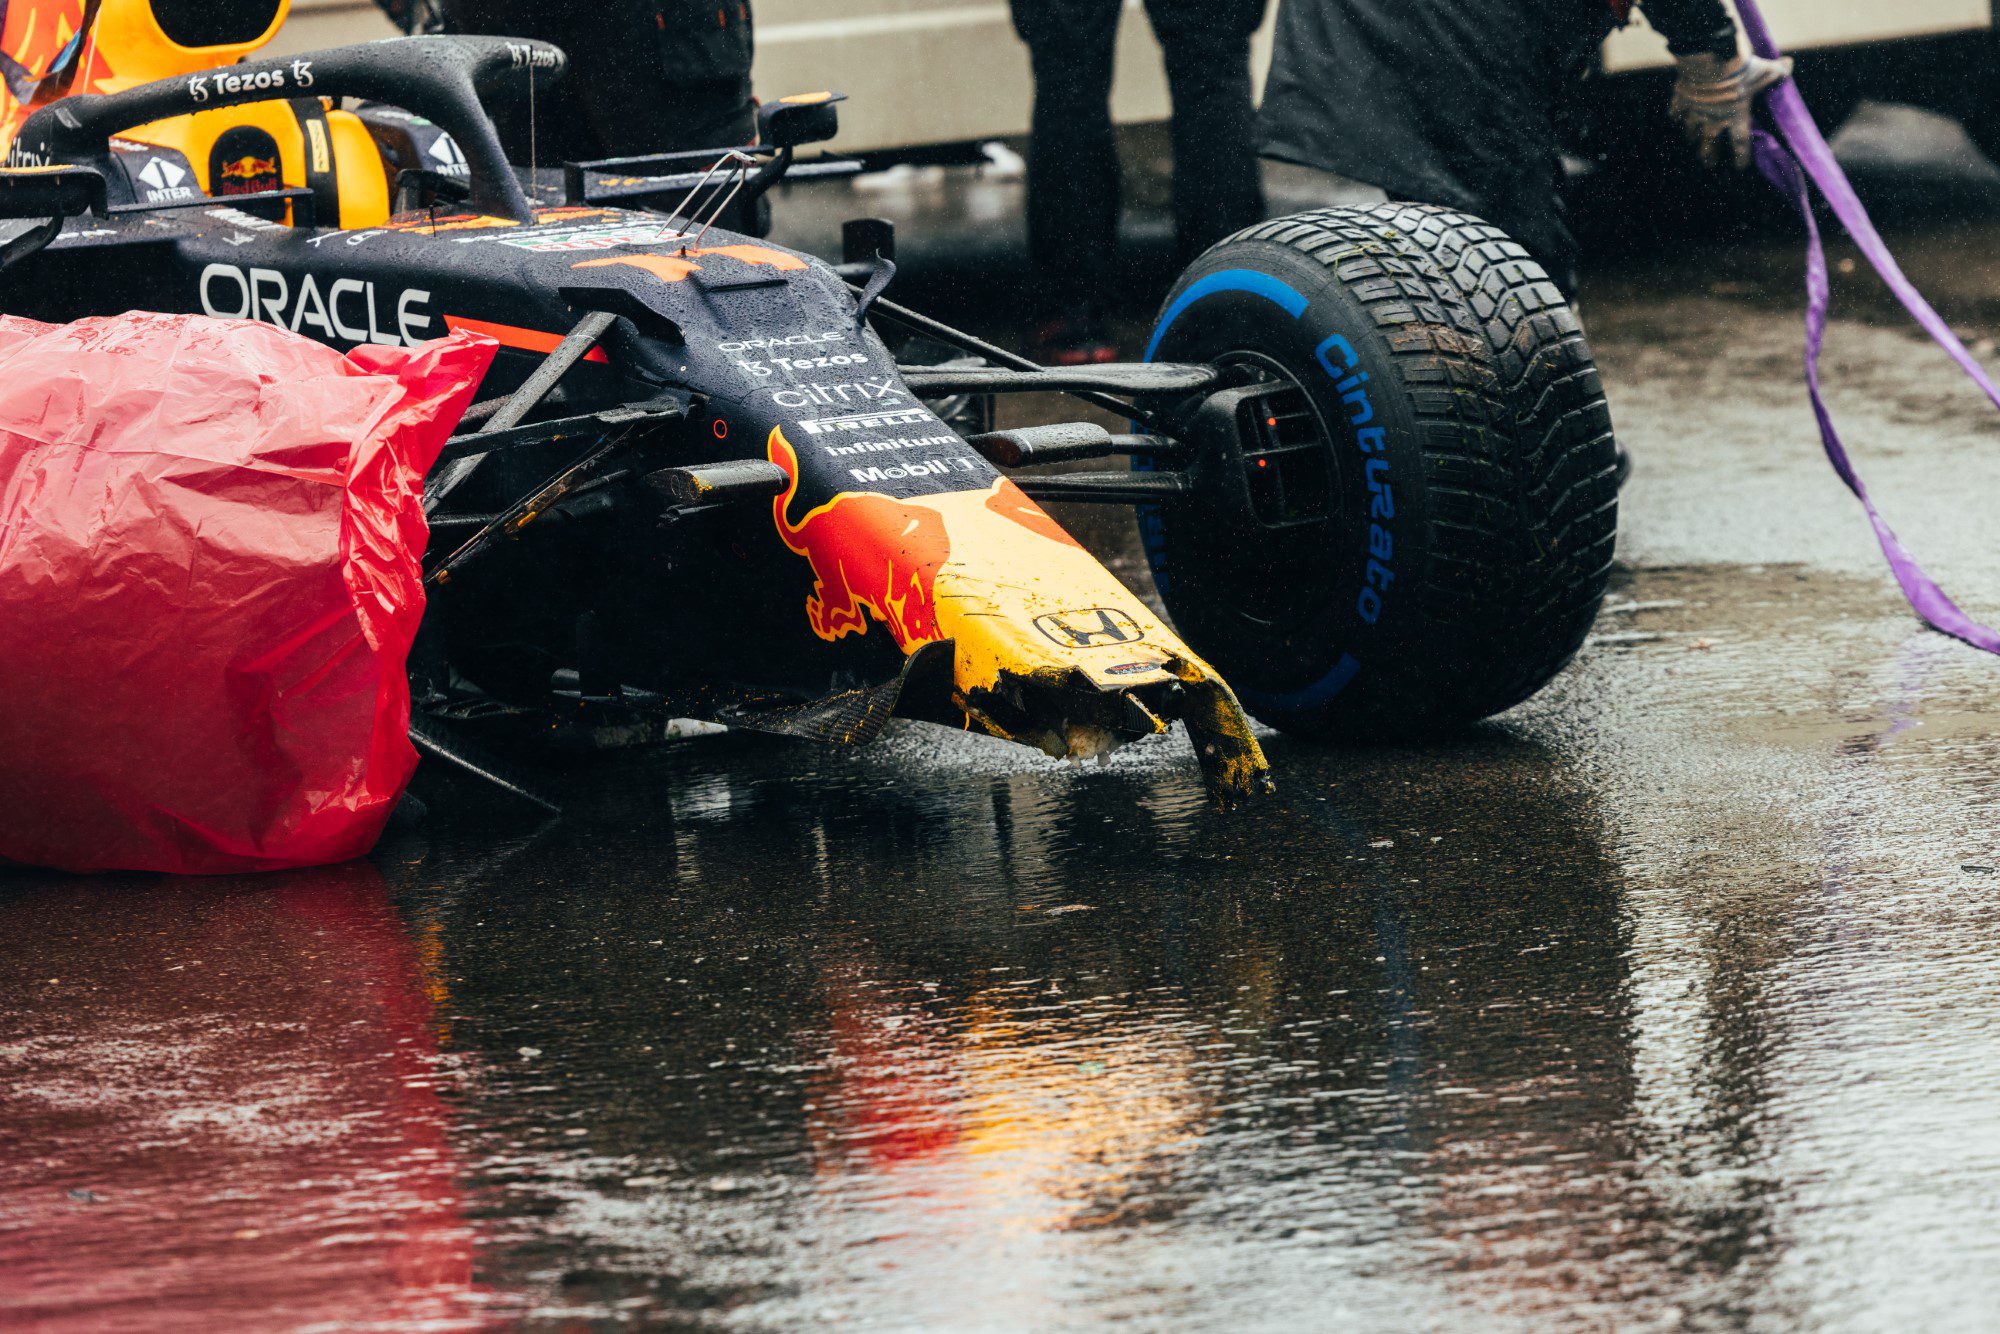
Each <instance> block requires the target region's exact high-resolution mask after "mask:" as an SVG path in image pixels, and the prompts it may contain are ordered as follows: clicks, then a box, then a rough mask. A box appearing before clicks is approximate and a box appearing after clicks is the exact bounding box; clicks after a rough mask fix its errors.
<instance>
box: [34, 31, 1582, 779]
mask: <svg viewBox="0 0 2000 1334" xmlns="http://www.w3.org/2000/svg"><path fill="white" fill-rule="evenodd" d="M284 11H285V4H284V2H283V0H151V3H148V2H147V0H12V3H10V4H8V5H6V6H4V8H0V13H4V15H5V20H4V30H0V47H4V50H5V52H6V54H5V57H4V73H5V86H6V93H5V98H4V102H0V109H4V116H0V130H4V132H5V133H6V134H7V135H8V136H9V141H10V156H9V159H8V164H9V165H8V167H7V169H6V170H5V171H4V172H0V216H4V217H5V218H8V219H12V220H13V221H11V222H9V223H7V224H6V225H5V226H6V231H5V232H4V233H0V234H4V235H7V236H8V237H9V239H8V240H6V241H5V242H4V243H0V308H4V309H5V310H7V311H8V312H10V313H17V314H22V315H29V316H34V317H37V318H42V319H51V320H64V319H73V318H77V317H80V316H84V315H94V314H109V313H117V312H120V311H124V310H128V309H138V308H144V309H154V310H165V311H191V312H205V313H207V314H209V315H212V316H219V317H224V318H230V319H248V320H264V321H268V322H270V323H272V324H277V325H282V326H283V327H285V328H287V329H290V330H293V331H295V332H298V333H301V334H304V335H308V336H310V337H313V338H316V339H320V340H323V341H325V342H328V343H330V344H333V345H336V346H339V347H350V346H354V345H358V344H363V343H386V344H414V343H416V342H420V341H422V340H425V339H429V338H432V337H436V336H439V335H442V334H444V333H446V332H448V331H452V330H474V331H477V332H480V333H484V334H486V335H489V336H491V337H492V338H494V339H496V340H498V341H499V343H500V344H501V345H502V348H503V350H502V352H501V354H500V355H499V357H498V359H497V360H496V361H495V363H494V367H493V370H492V371H491V373H490V375H489V378H488V380H487V382H486V384H485V386H484V387H483V391H482V394H481V400H482V401H481V402H480V403H478V404H477V405H476V406H475V407H474V408H473V409H472V411H471V412H470V413H469V414H468V416H467V418H466V420H465V422H464V424H463V426H462V427H461V428H460V433H459V434H458V436H456V437H455V438H454V440H453V442H452V444H451V445H450V446H449V447H448V449H447V450H446V454H445V457H444V459H443V460H442V461H441V462H440V464H439V466H438V467H437V469H436V470H435V471H434V473H433V474H432V476H431V478H430V481H429V489H428V494H427V499H426V508H427V510H428V512H429V517H430V524H431V530H432V531H431V550H430V552H429V554H428V557H427V567H426V568H427V578H428V586H429V593H430V598H429V606H428V609H427V611H426V621H425V626H426V629H425V634H424V637H423V639H422V641H421V642H420V644H419V647H418V651H417V653H416V655H415V657H414V658H413V661H412V663H411V673H412V679H413V686H414V694H415V700H416V709H417V713H416V718H415V722H414V726H413V731H414V733H415V735H416V736H417V738H418V740H419V743H420V744H421V745H424V746H426V747H428V748H429V749H431V750H432V751H434V752H436V753H439V754H445V755H449V756H452V757H454V758H456V759H459V760H460V761H462V762H466V763H478V761H477V759H476V757H475V756H474V755H473V753H472V751H471V749H470V747H469V745H468V743H467V737H468V736H470V735H472V734H473V733H474V732H475V731H477V730H480V729H485V730H488V731H506V730H509V729H511V730H514V731H526V732H530V733H533V734H537V735H555V736H558V737H562V738H567V739H572V740H581V741H584V742H587V743H591V744H606V743H609V742H612V741H620V742H623V741H631V740H635V739H645V738H646V737H649V736H655V735H660V734H662V733H663V731H664V729H665V728H666V727H667V725H668V723H669V722H670V720H673V719H678V718H702V719H711V720H715V721H719V722H723V723H726V724H729V725H732V726H738V727H749V728H759V729H765V730H770V731H775V732H780V733H785V734H790V735H796V736H804V737H812V738H817V739H821V740H825V741H832V742H840V743H856V742H862V741H866V740H868V739H869V738H871V737H873V736H874V735H875V734H876V733H877V732H879V731H880V729H881V728H882V726H883V725H884V723H885V722H886V720H887V719H888V718H890V717H891V716H905V717H911V718H917V719H923V720H928V721H932V722H937V723H943V724H947V725H950V726H954V727H960V728H967V729H972V730H976V731H979V732H983V733H987V734H990V735H993V736H997V737H1002V738H1008V739H1012V740H1015V741H1019V742H1025V743H1027V744H1030V745H1034V746H1038V747H1040V748H1041V749H1043V750H1045V751H1047V752H1048V753H1050V754H1052V755H1058V756H1088V755H1093V754H1097V753H1100V752H1103V751H1105V750H1107V749H1109V748H1111V747H1113V746H1115V745H1118V744H1120V743H1122V742H1124V741H1127V740H1130V739H1133V738H1137V737H1143V736H1148V735H1152V734H1155V733H1158V732H1161V731H1163V730H1165V729H1166V728H1167V727H1168V726H1169V725H1170V724H1172V723H1174V722H1180V723H1182V724H1184V725H1185V727H1186V728H1187V730H1188V732H1189V733H1190V734H1191V736H1192V738H1193V740H1194V742H1195V748H1196V752H1197V754H1198V756H1199V758H1200V762H1201V765H1202V768H1203V771H1204V774H1205V776H1206V778H1207V781H1208V783H1209V785H1210V788H1211V790H1212V791H1213V792H1214V793H1216V794H1217V795H1218V796H1219V797H1221V798H1223V799H1225V800H1226V799H1229V798H1232V797H1236V796H1241V795H1244V794H1247V793H1252V792H1255V791H1258V790H1260V789H1262V788H1263V787H1265V786H1266V785H1267V782H1268V779H1267V776H1266V762H1265V758H1264V756H1263V753H1262V751H1261V749H1260V747H1259V744H1258V741H1257V740H1256V738H1255V736H1254V734H1253V729H1252V726H1251V724H1250V722H1249V720H1248V718H1246V716H1245V711H1246V709H1247V711H1248V713H1249V714H1250V715H1252V716H1254V717H1256V718H1257V719H1260V720H1261V721H1262V722H1264V723H1266V724H1268V725H1269V726H1271V727H1273V728H1276V729H1279V730H1280V731H1284V732H1289V733H1294V734H1298V735H1302V736H1307V737H1313V738H1337V737H1345V736H1365V735H1372V736H1380V735H1385V734H1392V735H1393V734H1414V733H1423V732H1428V731H1433V730H1436V729H1439V728H1444V727H1450V726H1455V725H1460V724H1463V723H1466V722H1469V721H1472V720H1475V719H1478V718H1482V717H1485V716H1487V715H1489V714H1492V713H1494V712H1497V711H1499V710H1502V709H1505V708H1508V707H1510V706H1511V705H1513V704H1515V703H1517V702H1519V701H1521V700H1523V699H1525V698H1526V697H1527V696H1529V695H1530V694H1532V693H1533V692H1535V691H1536V690H1538V689H1539V688H1540V687H1541V686H1542V685H1543V684H1544V683H1546V682H1547V681H1548V680H1549V679H1550V677H1551V676H1553V675H1554V674H1555V673H1556V672H1557V671H1558V670H1560V669H1561V668H1562V666H1563V665H1564V664H1565V663H1566V662H1567V661H1568V659H1569V658H1570V657H1571V656H1572V655H1573V654H1574V653H1575V652H1576V650H1577V648H1578V646H1579V645H1580V644H1581V642H1582V640H1583V637H1584V634H1585V632H1586V631H1587V629H1588V627H1589V626H1590V624H1591V621H1592V619H1593V617H1594V615H1595V613H1596V610H1597V606H1598V603H1599V600H1600V598H1601V596H1602V592H1603V587H1604V581H1605V577H1606V573H1607V570H1608V568H1609V563H1610V559H1611V549H1612V541H1613V536H1614V530H1615V521H1616V499H1617V487H1616V476H1615V470H1616V461H1615V451H1614V445H1613V442H1612V437H1611V430H1610V422H1609V418H1608V415H1607V412H1606V409H1605V405H1604V401H1603V397H1602V394H1601V391H1600V389H1599V386H1598V382H1597V378H1596V373H1595V370H1594V368H1593V365H1592V362H1591V357H1590V353H1589V350H1588V348H1587V346H1586V344H1585V342H1584V340H1583V337H1582V335H1581V332H1580V330H1579V328H1578V325H1577V323H1576V320H1575V318H1574V316H1573V315H1572V314H1571V313H1570V311H1569V310H1568V309H1567V308H1566V307H1565V306H1564V304H1563V302H1562V299H1561V297H1560V296H1559V294H1558V292H1557V291H1556V289H1555V288H1554V287H1553V286H1552V285H1551V284H1550V283H1549V282H1548V281H1547V279H1546V277H1545V276H1544V275H1543V273H1542V272H1541V270H1540V269H1539V268H1538V267H1537V266H1536V265H1535V264H1534V263H1533V261H1532V260H1530V259H1529V258H1528V257H1527V256H1526V255H1525V254H1524V252H1523V251H1522V250H1521V249H1520V247H1518V246H1517V245H1515V244H1514V243H1512V242H1511V241H1509V240H1508V239H1507V238H1506V237H1505V236H1503V235H1501V234H1500V233H1498V232H1497V231H1495V230H1494V229H1492V228H1490V227H1487V226H1485V225H1483V224H1481V223H1480V222H1478V221H1477V220H1475V219H1472V218H1468V217H1465V216H1462V215H1456V214H1452V213H1448V212H1444V211H1440V210H1437V209H1431V208H1424V207H1416V206H1384V207H1379V208H1372V209H1336V210H1327V211H1322V212H1318V213H1313V214H1308V215H1303V216H1299V217H1294V218H1287V219H1282V220H1279V221H1275V222H1271V223H1267V224H1265V225H1262V226H1260V227H1257V228H1253V229H1251V230H1250V231H1247V232H1244V233H1242V234H1240V235H1238V236H1236V237H1234V238H1232V239H1231V240H1229V241H1227V242H1225V243H1223V244H1222V245H1220V246H1218V247H1217V248H1216V249H1214V250H1213V251H1211V252H1210V253H1209V254H1208V255H1206V256H1205V257H1203V258H1202V259H1201V260H1200V261H1199V262H1198V263H1196V264H1195V265H1194V267H1193V268H1192V269H1190V271H1189V272H1188V273H1187V274H1186V275H1184V276H1183V277H1182V278H1181V280H1180V282H1179V283H1178V284H1177V285H1176V287H1175V288H1174V290H1173V291H1172V293H1171V294H1170V295H1169V297H1168V299H1167V302H1166V305H1165V307H1164V309H1163V311H1162V313H1161V315H1160V318H1159V321H1158V324H1157V327H1156V330H1155V332H1154V334H1153V336H1152V340H1151V344H1150V346H1149V347H1148V349H1147V359H1146V361H1145V362H1143V363H1137V364H1130V365H1113V366H1098V367H1089V368H1081V369H1047V368H1042V367H1038V366H1035V365H1033V364H1031V363H1027V362H1024V361H1022V360H1021V359H1020V358H1017V357H1014V356H1012V355H1010V354H1009V353H1007V352H1005V351H1003V350H1001V349H999V348H996V347H992V346H989V345H987V344H985V343H982V342H980V341H979V340H977V339H974V338H971V337H969V336H967V335H965V334H962V333H960V332H958V331H956V330H953V329H950V328H947V327H945V326H943V325H941V324H938V323H937V322H935V321H932V320H929V319H927V318H925V317H924V316H922V315H920V314H918V313H917V312H914V311H911V310H908V309H906V308H904V307H902V306H900V305H898V304H896V303H895V302H894V301H892V300H891V299H889V298H888V297H887V296H885V295H884V289H885V288H886V287H887V286H888V284H889V281H890V279H891V278H892V277H893V274H894V264H893V261H892V259H891V257H890V255H891V252H892V250H893V245H892V243H891V240H890V238H889V237H888V236H887V235H886V234H885V233H884V231H883V229H882V228H880V227H873V226H867V225H857V226H855V227H852V228H850V233H849V241H850V245H849V253H847V254H846V255H845V256H844V257H843V260H842V262H841V263H838V264H835V263H829V262H827V261H824V260H822V259H819V258H815V257H812V256H810V255H806V254H802V253H798V252H795V251H792V250H788V249H785V248H783V247H780V246H776V245H772V244H769V243H766V242H764V241H761V240H758V239H756V238H755V237H754V236H752V235H748V234H744V233H742V232H738V231H732V230H730V229H729V226H730V224H732V223H741V222H742V221H743V220H745V219H751V218H754V217H755V215H756V207H755V205H756V201H757V200H758V199H759V198H760V197H761V196H762V195H763V194H764V192H765V191H767V190H768V189H769V188H770V186H771V185H772V184H773V183H774V182H775V181H777V180H778V179H780V178H781V177H782V176H784V175H785V174H786V173H787V172H788V171H804V170H810V169H818V170H832V169H834V168H831V167H819V168H811V167H808V166H807V165H805V164H797V163H795V160H794V159H795V154H796V150H797V149H798V148H799V147H801V146H803V145H805V144H809V143H814V142H819V141H821V140H824V139H825V138H827V137H830V135H831V133H832V132H833V129H834V127H835V124H836V121H835V115H836V112H835V106H834V103H835V101H836V100H837V99H835V98H832V97H830V96H828V95H825V94H820V95H814V96H810V97H805V98H798V99H788V100H786V101H784V102H780V103H776V104H772V105H770V106H767V107H766V108H764V113H763V115H762V118H761V119H762V128H763V142H762V143H761V144H760V145H758V146H756V147H753V148H739V149H717V150H713V151H708V152H704V153H680V154H666V155H659V156H656V157H650V158H644V159H621V160H616V161H601V162H571V163H564V164H561V165H559V166H550V167H545V168H539V169H537V168H532V167H527V166H522V165H519V164H513V163H510V162H509V161H507V159H506V157H505V155H504V153H503V151H502V148H501V145H500V142H499V140H498V138H497V137H496V135H495V133H494V130H493V126H492V122H491V120H490V119H489V118H488V116H487V114H486V112H485V111H484V109H483V107H482V98H483V97H487V96H491V95H495V94H500V93H503V92H506V91H508V90H511V89H517V88H526V87H528V86H529V85H530V84H531V82H532V81H534V80H538V79H539V80H544V81H546V80H553V79H555V78H558V77H560V76H561V74H562V72H563V70H564V67H565V64H566V59H565V56H564V54H563V53H562V52H561V51H559V50H557V49H556V48H554V47H551V46H547V45H543V44H539V43H535V42H530V41H514V40H506V39H500V38H470V37H441V36H436V37H413V38H408V39H403V40H396V41H388V42H379V43H372V44H368V45H363V46H354V47H347V48H342V49H338V50H330V51H324V52H319V53H316V54H313V55H310V56H299V57H289V58H284V59H267V60H255V59H250V58H249V57H250V56H251V55H252V53H253V52H254V51H255V50H256V49H257V48H258V47H259V46H260V45H262V44H263V43H264V42H266V41H268V40H269V39H270V37H271V36H272V35H273V34H274V33H275V32H276V30H277V27H278V25H279V24H280V23H281V22H282V21H283V19H284V16H285V15H284ZM885 334H886V335H888V337H887V338H886V339H885ZM912 334H914V335H921V336H922V337H924V338H925V339H928V340H932V341H934V342H938V343H943V344H946V345H948V346H951V347H954V348H956V349H958V350H959V351H960V352H962V353H963V354H965V355H963V356H960V357H956V358H953V359H950V360H946V361H944V362H943V363H942V364H928V365H911V364H903V363H902V362H899V360H898V358H897V356H896V355H895V352H894V350H893V349H894V348H897V347H899V346H903V345H905V342H906V335H912ZM933 360H935V359H933ZM1049 391H1061V392H1064V393H1067V394H1071V395H1075V396H1076V397H1078V398H1079V399H1081V400H1084V401H1086V402H1088V403H1090V404H1093V405H1095V406H1096V407H1098V408H1101V409H1105V410H1108V411H1109V412H1110V413H1112V414H1113V417H1112V419H1111V420H1112V421H1113V422H1114V424H1115V427H1116V429H1111V428H1107V427H1105V426H1103V425H1099V424H1094V423H1088V422H1078V423H1074V424H1068V425H1061V426H1051V427H1037V428H1031V429H1019V430H1009V431H992V430H981V429H978V428H977V426H976V425H969V424H968V420H967V414H965V413H964V412H954V411H948V410H946V405H947V403H950V404H958V405H963V404H965V403H967V402H968V401H969V402H973V403H978V402H982V401H990V400H989V396H991V395H996V394H1006V393H1020V392H1038V393H1040V392H1049ZM1078 460H1107V461H1113V460H1115V461H1123V460H1130V466H1129V467H1127V466H1122V463H1121V464H1120V465H1119V466H1104V467H1101V468H1091V469H1088V470H1084V471H1068V472H1061V473H1055V474H1050V473H1046V472H1028V473H1025V474H1022V475H1019V476H1013V475H1010V474H1014V473H1015V472H1016V471H1017V470H1019V469H1024V468H1033V467H1034V466H1035V465H1041V464H1045V463H1052V462H1063V463H1073V462H1075V461H1078ZM1038 500H1062V501H1071V502H1086V503H1098V504H1109V505H1124V506H1134V507H1137V508H1138V510H1139V514H1140V518H1141V530H1142V532H1143V535H1144V538H1145V543H1146V548H1147V554H1148V556H1149V557H1150V560H1151V563H1152V567H1153V572H1154V575H1155V579H1156V582H1157V585H1158V589H1159V593H1160V596H1161V598H1162V600H1163V601H1164V605H1165V607H1166V609H1167V612H1168V614H1169V617H1170V618H1171V624H1172V628H1169V623H1168V619H1167V618H1162V617H1161V616H1159V615H1156V614H1155V613H1154V612H1153V611H1152V610H1151V609H1150V608H1149V606H1148V604H1147V603H1146V602H1145V601H1143V600H1142V599H1141V598H1140V597H1138V596H1137V595H1135V594H1134V593H1132V592H1131V591H1130V590H1128V589H1126V588H1125V587H1123V586H1121V585H1120V584H1119V582H1118V581H1117V580H1116V579H1114V578H1113V577H1112V576H1111V575H1110V574H1109V573H1108V572H1107V571H1106V570H1105V569H1104V568H1103V567H1102V566H1101V565H1100V564H1099V563H1098V562H1097V561H1096V560H1095V559H1093V558H1092V557H1091V556H1090V555H1089V554H1088V553H1087V552H1086V551H1085V550H1084V549H1083V548H1082V547H1081V546H1079V545H1078V544H1077V543H1076V542H1075V541H1074V540H1072V539H1071V537H1070V536H1069V535H1068V534H1067V533H1065V532H1064V531H1063V529H1062V528H1061V527H1060V526H1059V525H1058V524H1057V523H1056V522H1055V521H1053V520H1052V519H1051V518H1050V517H1049V515H1048V514H1047V513H1045V512H1044V511H1043V509H1042V508H1041V507H1040V506H1039V505H1038V503H1037V501H1038Z"/></svg>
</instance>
